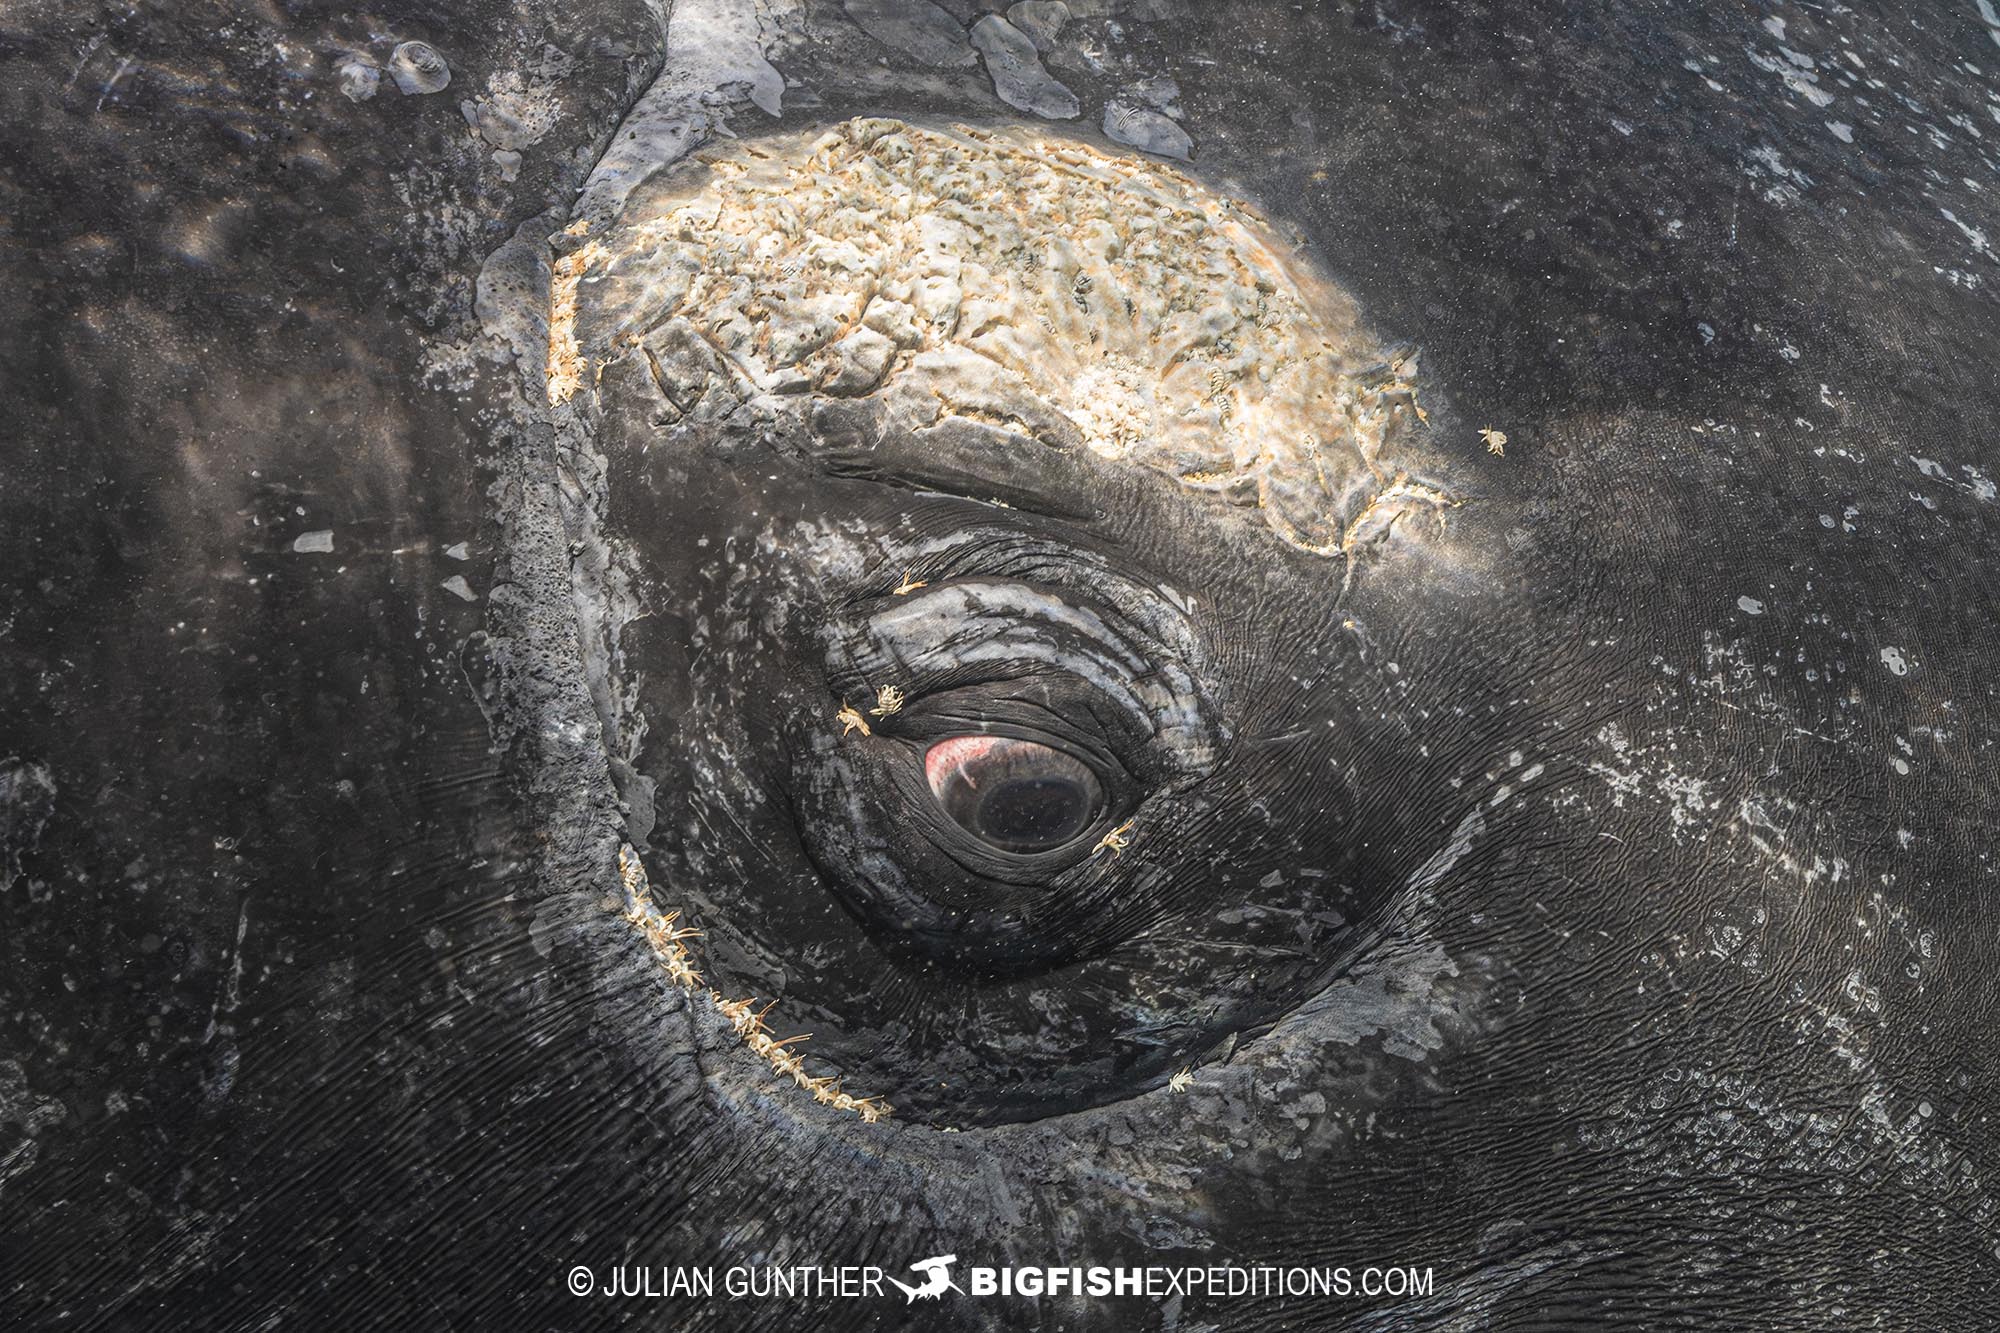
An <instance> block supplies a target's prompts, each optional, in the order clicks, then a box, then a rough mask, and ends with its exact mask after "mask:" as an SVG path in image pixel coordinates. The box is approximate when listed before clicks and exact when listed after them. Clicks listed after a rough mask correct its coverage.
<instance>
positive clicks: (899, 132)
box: [547, 119, 1452, 555]
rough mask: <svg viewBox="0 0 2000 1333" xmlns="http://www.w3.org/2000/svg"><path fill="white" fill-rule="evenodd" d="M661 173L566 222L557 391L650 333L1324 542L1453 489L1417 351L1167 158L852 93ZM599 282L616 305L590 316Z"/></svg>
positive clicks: (652, 340) (642, 350)
mask: <svg viewBox="0 0 2000 1333" xmlns="http://www.w3.org/2000/svg"><path fill="white" fill-rule="evenodd" d="M652 198H653V199H654V200H655V202H653V203H650V204H645V205H634V206H632V207H629V208H628V212H627V214H626V216H625V218H624V220H623V221H622V222H621V223H619V224H618V226H617V228H616V230H615V231H613V232H611V233H607V234H605V235H603V236H600V237H594V238H589V239H585V237H584V234H583V233H584V232H585V231H587V230H588V228H587V226H586V225H584V224H579V226H578V227H576V228H572V229H571V230H570V232H569V233H568V235H569V237H570V238H572V239H571V242H570V243H571V245H573V246H574V248H571V249H569V251H568V253H566V254H564V255H563V256H562V257H561V258H560V259H559V260H558V261H557V263H556V266H555V271H554V282H553V290H552V291H551V300H550V325H549V328H550V332H549V363H548V381H547V384H548V396H549V401H550V403H551V405H557V406H559V405H561V404H563V403H565V402H567V401H568V400H569V399H570V398H571V397H572V396H573V395H574V394H575V393H576V392H577V391H578V390H579V389H581V388H582V387H583V385H584V383H585V380H586V374H587V372H588V373H589V374H590V375H591V376H592V377H593V378H594V376H595V374H597V373H600V372H601V371H602V370H603V367H604V364H605V362H606V361H607V360H612V359H616V358H619V357H621V356H627V355H630V356H640V355H643V356H645V357H647V358H649V360H650V362H651V366H652V369H653V372H654V375H655V378H656V380H658V382H659V383H661V385H662V387H663V390H664V388H665V386H666V385H668V384H669V383H670V382H674V381H676V380H683V381H684V380H685V378H686V377H685V376H684V375H683V374H682V373H681V372H678V371H677V370H676V369H675V367H674V365H673V362H674V361H675V359H676V358H680V359H683V360H685V359H688V358H689V357H693V358H696V359H699V360H700V361H702V362H704V363H709V364H713V365H716V366H718V367H720V368H721V370H722V374H723V376H724V378H726V379H727V380H728V382H729V383H728V385H727V390H728V392H729V394H730V395H731V397H732V398H734V399H735V400H736V401H752V400H759V401H761V402H763V403H765V404H766V405H771V404H780V403H784V402H792V403H798V402H801V401H803V400H808V399H810V398H812V397H814V396H826V397H848V398H862V397H868V398H873V399H876V400H877V401H878V402H879V403H880V404H881V405H882V407H883V410H884V411H886V412H887V413H888V414H889V418H890V423H889V424H891V425H895V426H899V427H902V428H906V429H913V430H918V431H921V430H923V429H925V428H927V427H930V426H934V425H936V424H938V423H940V422H941V421H944V420H945V419H946V418H949V417H968V418H971V419H973V420H974V421H977V422H980V423H983V424H986V425H989V426H993V427H998V428H1005V429H1007V430H1009V431H1011V432H1013V434H1014V435H1015V436H1017V437H1027V438H1028V439H1032V440H1037V441H1039V442H1041V443H1042V444H1045V445H1051V446H1055V447H1063V448H1084V449H1088V450H1089V451H1091V452H1092V453H1094V454H1096V455H1098V456H1100V457H1102V458H1105V459H1110V460H1130V461H1132V462H1134V463H1136V464H1139V465H1143V466H1146V467H1149V468H1152V469H1155V470H1158V471H1161V472H1165V473H1167V474H1168V475H1170V476H1173V477H1175V478H1177V479H1178V480H1179V481H1180V482H1181V483H1182V484H1184V485H1186V486H1189V487H1192V488H1197V489H1199V490H1203V491H1209V492H1215V493H1218V494H1220V495H1221V496H1223V497H1224V498H1226V499H1228V500H1230V501H1232V502H1234V503H1237V504H1241V505H1245V506H1254V507H1256V508H1258V509H1260V510H1261V511H1262V513H1263V515H1264V516H1265V518H1266V520H1267V521H1268V522H1269V524H1270V526H1271V528H1272V529H1273V530H1274V531H1275V533H1276V534H1277V535H1278V536H1279V537H1280V538H1281V539H1282V540H1284V541H1285V542H1287V543H1288V544H1290V545H1291V546H1294V547H1297V548H1300V549H1302V550H1306V551H1310V552H1314V553H1317V554H1324V555H1333V554H1351V553H1352V552H1353V551H1354V548H1355V546H1356V544H1357V543H1359V542H1366V541H1371V540H1373V539H1375V538H1378V537H1380V536H1382V535H1384V534H1385V533H1386V532H1387V530H1388V528H1389V526H1390V525H1392V524H1393V523H1394V522H1395V521H1396V520H1397V518H1399V517H1401V516H1402V515H1404V514H1407V513H1412V512H1416V511H1431V512H1438V511H1442V510H1443V509H1445V508H1448V507H1449V506H1450V505H1451V504H1452V501H1451V500H1450V498H1449V497H1447V496H1446V495H1445V494H1444V493H1443V492H1441V491H1439V490H1437V489H1436V488H1434V487H1432V486H1429V485H1427V484H1425V483H1423V482H1421V481H1418V480H1414V479H1412V478H1411V477H1410V475H1409V473H1408V471H1407V466H1406V464H1407V462H1408V460H1410V459H1411V458H1412V457H1413V456H1414V455H1415V454H1416V452H1417V449H1416V447H1415V446H1416V443H1417V436H1418V435H1419V433H1420V429H1421V423H1422V422H1423V421H1424V420H1425V419H1426V418H1427V416H1428V414H1427V413H1426V412H1425V410H1424V409H1423V408H1422V407H1421V406H1420V405H1419V404H1418V401H1417V392H1418V388H1417V367H1416V357H1415V354H1414V353H1413V352H1409V353H1403V354H1401V355H1398V354H1394V353H1389V354H1385V353H1383V352H1382V351H1381V350H1380V349H1379V348H1377V347H1376V346H1375V345H1374V344H1373V343H1372V342H1371V340H1370V339H1368V338H1367V337H1365V336H1364V334H1363V333H1362V331H1361V329H1360V325H1359V320H1358V317H1357V315H1356V313H1355V310H1354V306H1353V303H1352V302H1351V301H1350V300H1348V299H1347V298H1346V297H1345V296H1344V294H1342V293H1340V292H1339V291H1337V290H1335V289H1332V288H1330V287H1329V286H1327V285H1326V284H1323V283H1321V282H1319V281H1318V280H1317V279H1316V278H1314V277H1313V276H1312V275H1311V274H1310V273H1309V272H1307V271H1305V270H1303V269H1302V268H1300V267H1299V266H1298V265H1296V264H1294V263H1293V262H1292V260H1291V258H1290V256H1289V255H1288V253H1287V252H1286V249H1285V247H1284V246H1283V245H1282V244H1281V243H1279V242H1278V241H1277V240H1276V238H1275V237H1274V235H1273V234H1272V233H1271V231H1270V230H1269V228H1268V227H1267V225H1266V224H1265V223H1264V221H1263V220H1262V219H1261V218H1260V217H1259V216H1258V215H1257V214H1256V213H1255V212H1254V211H1253V210H1252V209H1251V208H1249V207H1248V206H1247V205H1245V204H1243V203H1240V202H1237V201H1233V200H1230V199H1227V198H1224V197H1222V196H1220V195H1218V194H1215V193H1214V192H1212V191H1210V190H1208V189H1207V188H1205V187H1204V186H1202V185H1201V184H1199V183H1198V182H1196V181H1194V180H1193V179H1191V178H1189V177H1188V176H1186V175H1184V174H1182V173H1180V172H1178V171H1175V170H1173V169H1171V168H1169V167H1166V166H1163V165H1161V164H1159V163H1156V162H1149V161H1142V160H1138V159H1132V158H1125V157H1119V156H1113V155H1110V154H1107V153H1103V152H1099V151H1097V150H1096V149H1094V148H1091V147H1089V146H1087V145H1084V144H1080V143H1073V142H1066V141H1058V140H1050V139H1047V138H1042V137H1038V136H1036V135H1035V134H1034V133H1032V132H1030V131H1027V130H1024V129H994V130H984V129H973V128H969V127H966V126H955V127H952V128H949V129H943V128H921V127H918V126H913V125H910V124H906V123H904V122H901V121H896V120H887V119H863V120H853V121H848V122H845V123H843V124H841V125H839V126H837V127H835V128H833V129H830V130H825V131H817V132H813V133H810V134H806V135H793V136H780V137H773V138H766V139H762V140H757V141H741V142H738V143H735V144H733V145H730V146H728V147H726V148H723V149H719V150H717V151H715V152H704V153H701V154H699V155H697V158H696V159H693V160H690V161H688V162H684V163H682V164H681V165H680V166H679V167H678V168H677V169H676V172H675V173H674V174H673V175H672V176H670V177H669V178H668V182H667V188H666V193H665V198H664V201H660V196H658V195H655V196H653V197H652ZM606 280H608V282H606ZM586 281H588V282H591V283H593V284H596V283H599V282H605V286H604V287H603V288H601V289H600V290H604V291H606V292H609V293H613V295H608V296H606V297H605V298H604V300H605V303H606V304H607V305H609V306H611V307H613V308H612V309H611V310H610V311H609V312H608V313H607V314H605V315H603V316H598V315H597V314H596V313H595V312H593V314H592V316H590V317H589V320H588V321H587V322H592V323H593V327H592V331H591V332H590V333H588V334H586V335H584V336H583V341H582V343H580V342H579V332H578V309H577V305H578V295H579V287H580V286H581V284H583V283H584V282H586ZM1308 292H1310V296H1308V295H1307V293H1308ZM600 318H601V319H604V320H607V321H608V323H609V327H602V326H599V325H597V324H596V323H595V322H594V321H596V320H598V319H600ZM684 369H685V368H684ZM695 378H696V382H703V377H700V376H696V377H695ZM667 396H668V398H669V399H670V400H671V399H673V397H674V395H672V394H668V395H667ZM673 406H674V407H675V408H684V407H686V403H685V402H676V403H674V404H673ZM670 415H671V413H670Z"/></svg>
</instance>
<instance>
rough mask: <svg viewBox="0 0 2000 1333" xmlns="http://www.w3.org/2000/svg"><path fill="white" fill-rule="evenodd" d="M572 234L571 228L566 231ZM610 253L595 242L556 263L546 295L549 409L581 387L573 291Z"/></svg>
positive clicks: (579, 353)
mask: <svg viewBox="0 0 2000 1333" xmlns="http://www.w3.org/2000/svg"><path fill="white" fill-rule="evenodd" d="M568 230H569V231H570V232H571V233H574V231H575V229H574V228H570V229H568ZM609 254H610V252H609V251H608V250H606V249H605V248H604V247H603V246H601V245H599V244H598V243H597V242H596V241H592V242H590V243H589V244H588V245H584V246H580V247H579V248H577V249H575V250H572V251H570V253H568V254H566V255H564V256H563V257H562V258H561V259H558V260H557V261H556V266H555V283H554V286H553V288H552V289H551V291H550V292H549V368H548V376H549V406H551V407H556V406H559V405H560V404H563V403H566V402H568V401H569V400H570V395H572V394H574V393H575V392H576V391H577V390H578V389H579V388H581V387H582V385H583V364H584V361H583V355H582V353H581V352H580V351H579V350H578V348H577V345H576V289H577V286H578V284H580V283H581V282H582V281H583V275H584V271H585V270H587V269H588V268H589V267H590V266H591V265H592V264H595V263H600V262H602V261H603V260H604V259H605V258H607V257H608V256H609Z"/></svg>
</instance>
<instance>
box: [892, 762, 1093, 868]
mask: <svg viewBox="0 0 2000 1333" xmlns="http://www.w3.org/2000/svg"><path fill="white" fill-rule="evenodd" d="M924 776H925V778H926V779H928V781H929V782H930V788H931V794H932V795H933V796H935V797H937V800H938V804H939V805H941V806H943V807H944V810H945V813H946V814H948V815H950V816H951V817H952V818H953V819H954V820H956V821H957V822H958V823H959V824H960V826H962V827H963V828H964V829H965V830H966V831H967V832H968V833H970V834H972V835H973V836H974V837H976V838H978V839H979V840H981V841H982V842H985V843H988V844H990V845H991V846H993V847H996V848H998V849H999V850H1001V851H1005V852H1017V853H1034V852H1046V851H1050V850H1053V849H1054V848H1057V847H1060V846H1062V845H1063V844H1064V843H1067V842H1069V841H1070V840H1072V839H1073V838H1075V837H1076V836H1077V835H1078V834H1079V833H1081V832H1083V831H1084V829H1086V828H1088V827H1089V826H1090V822H1091V820H1092V819H1094V818H1095V817H1096V815H1097V812H1098V807H1099V806H1100V805H1101V804H1102V803H1103V792H1102V789H1101V788H1100V787H1099V785H1098V781H1097V775H1096V774H1095V773H1093V772H1091V770H1090V768H1089V766H1087V765H1086V764H1084V763H1083V762H1082V761H1081V760H1078V759H1075V758H1072V757H1071V756H1070V755H1067V754H1065V753H1063V752H1062V751H1061V750H1058V749H1055V748H1054V747H1052V746H1048V745H1040V744H1037V743H1036V742H1034V741H1024V740H1016V739H1014V738H1012V737H1009V736H952V737H949V738H947V739H945V740H941V741H939V742H937V743H936V744H935V745H933V746H931V748H930V750H929V751H928V752H926V754H925V755H924Z"/></svg>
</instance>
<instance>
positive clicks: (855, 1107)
mask: <svg viewBox="0 0 2000 1333" xmlns="http://www.w3.org/2000/svg"><path fill="white" fill-rule="evenodd" d="M618 879H619V882H620V883H621V884H622V885H623V887H624V890H625V895H624V897H625V902H624V906H625V920H626V921H627V922H628V923H630V924H631V925H632V926H634V927H636V928H637V929H638V931H639V933H640V935H642V936H643V937H644V938H645V941H646V944H647V947H648V948H650V949H651V950H652V951H653V956H654V957H655V958H657V959H658V960H659V963H660V967H661V969H662V970H663V971H665V972H666V974H667V979H668V980H670V981H672V982H673V983H674V984H675V985H676V986H679V987H680V988H681V989H682V990H683V991H685V992H687V993H688V994H689V995H690V996H693V995H695V994H697V993H699V994H702V995H705V996H707V998H708V1002H709V1003H710V1004H712V1005H714V1006H715V1009H716V1012H718V1013H720V1014H721V1015H722V1016H723V1017H724V1018H726V1019H728V1020H729V1026H730V1027H731V1028H733V1029H735V1031H736V1035H737V1036H738V1037H739V1038H741V1039H742V1041H743V1044H744V1045H745V1046H746V1047H748V1048H749V1049H750V1052H751V1053H752V1054H753V1055H756V1056H757V1057H758V1058H760V1059H762V1060H763V1061H764V1063H766V1064H768V1065H770V1066H771V1068H772V1069H773V1070H775V1071H776V1072H777V1073H778V1074H780V1075H782V1076H783V1077H785V1078H788V1079H790V1080H791V1081H792V1082H793V1084H795V1085H796V1086H797V1087H799V1088H800V1089H802V1090H803V1091H805V1092H809V1093H811V1094H812V1098H813V1100H814V1101H816V1102H818V1103H819V1104H820V1105H822V1106H831V1107H832V1108H834V1109H835V1110H837V1111H852V1112H853V1113H854V1114H856V1115H858V1116H860V1117H861V1118H862V1119H863V1120H864V1121H866V1122H868V1123H869V1124H871V1125H872V1124H874V1123H875V1122H876V1121H878V1120H880V1119H882V1118H883V1117H884V1116H886V1115H889V1114H890V1113H891V1111H892V1108H891V1107H890V1105H889V1103H887V1102H885V1101H883V1100H882V1099H881V1098H879V1097H856V1096H854V1095H852V1094H851V1093H847V1092H843V1091H841V1088H840V1080H839V1079H837V1078H831V1077H818V1078H815V1077H814V1076H813V1075H811V1074H809V1073H807V1072H806V1067H805V1062H804V1061H803V1060H801V1059H800V1058H799V1056H798V1053H797V1052H796V1051H794V1050H793V1049H792V1048H793V1047H794V1046H796V1045H798V1044H799V1043H801V1042H803V1041H805V1040H806V1036H807V1035H808V1034H801V1035H799V1036H795V1037H785V1038H777V1037H773V1036H772V1035H771V1029H770V1027H769V1025H768V1024H766V1023H765V1021H764V1016H765V1015H766V1014H768V1013H770V1012H771V1004H766V1005H765V1006H764V1007H763V1008H762V1009H759V1008H757V1007H756V1004H757V1002H756V1001H755V1000H754V999H749V998H745V999H741V1000H727V999H724V998H723V997H722V993H721V992H720V991H716V990H709V989H707V988H705V987H703V985H702V983H701V973H699V972H697V971H696V970H695V967H694V955H693V954H692V953H691V952H689V950H688V947H687V944H686V941H688V940H691V939H694V938H695V937H696V936H697V935H699V934H700V932H699V931H696V930H693V929H691V928H689V927H687V926H682V925H678V924H676V923H677V922H678V921H679V920H680V913H679V912H662V911H660V909H658V908H657V907H655V906H653V903H652V896H651V893H650V886H649V884H648V882H647V878H646V867H645V866H644V864H642V863H641V862H640V860H639V855H638V853H637V852H634V851H633V850H632V848H631V847H630V846H629V845H627V846H622V847H620V848H619V849H618ZM775 1003H776V1001H772V1004H775Z"/></svg>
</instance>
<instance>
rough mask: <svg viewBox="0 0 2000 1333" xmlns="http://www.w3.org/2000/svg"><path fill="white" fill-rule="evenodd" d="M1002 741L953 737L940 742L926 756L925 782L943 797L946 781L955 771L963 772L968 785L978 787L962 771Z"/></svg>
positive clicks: (991, 738) (996, 738)
mask: <svg viewBox="0 0 2000 1333" xmlns="http://www.w3.org/2000/svg"><path fill="white" fill-rule="evenodd" d="M1000 740H1001V738H1000V737H998V736H951V737H947V738H946V739H944V740H941V741H939V742H938V743H937V744H936V745H933V746H932V747H931V748H930V750H929V751H928V752H927V753H926V754H925V755H924V780H925V781H926V782H928V783H930V785H931V790H932V791H933V792H935V793H938V794H939V795H942V794H943V793H944V784H945V780H946V779H947V778H949V777H950V776H951V775H952V772H953V771H954V770H961V775H962V776H963V777H964V778H965V780H966V782H967V783H968V784H970V785H972V786H975V787H976V786H978V785H979V784H978V783H976V782H973V780H972V775H971V774H969V773H963V772H962V770H963V769H964V767H965V765H967V764H970V763H973V762H974V761H976V760H979V759H982V758H984V757H985V756H986V755H987V754H988V753H989V752H990V751H991V750H992V749H993V747H994V746H996V745H998V744H1000Z"/></svg>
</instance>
